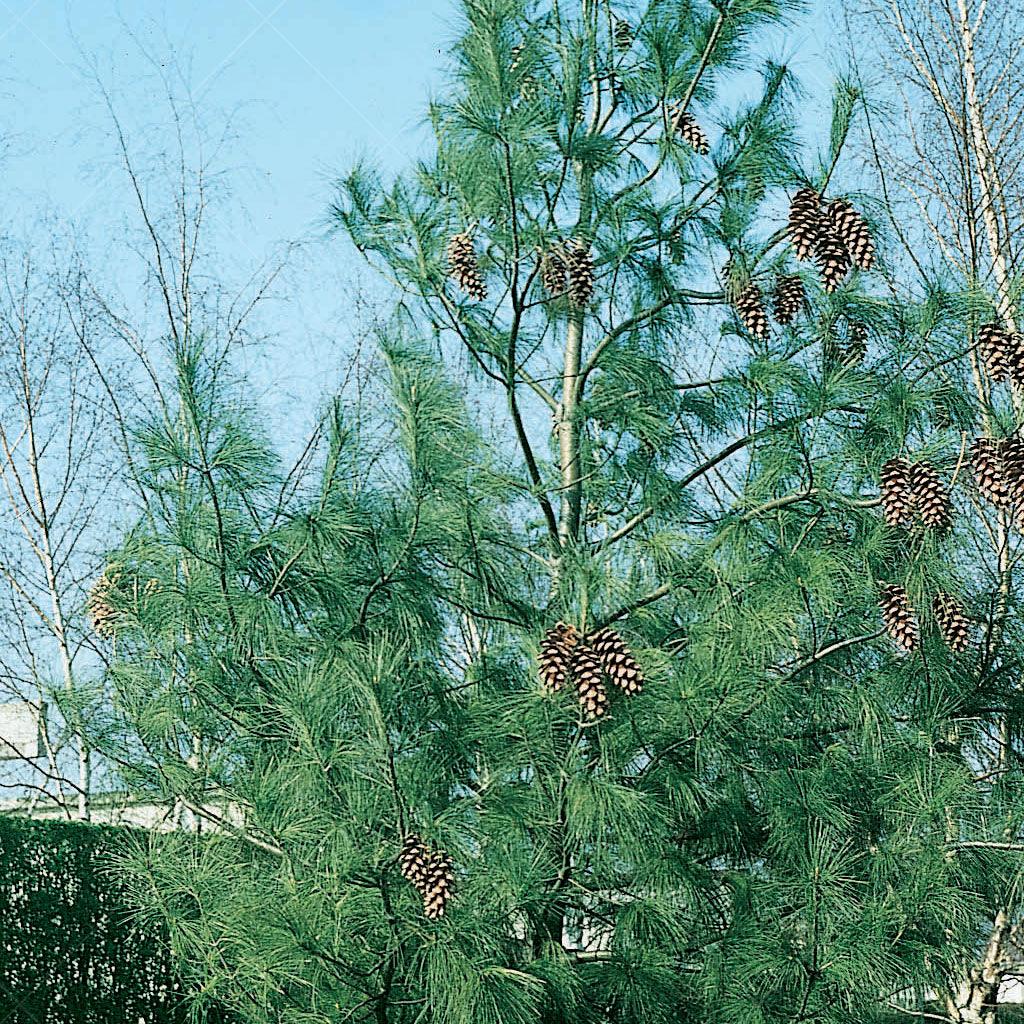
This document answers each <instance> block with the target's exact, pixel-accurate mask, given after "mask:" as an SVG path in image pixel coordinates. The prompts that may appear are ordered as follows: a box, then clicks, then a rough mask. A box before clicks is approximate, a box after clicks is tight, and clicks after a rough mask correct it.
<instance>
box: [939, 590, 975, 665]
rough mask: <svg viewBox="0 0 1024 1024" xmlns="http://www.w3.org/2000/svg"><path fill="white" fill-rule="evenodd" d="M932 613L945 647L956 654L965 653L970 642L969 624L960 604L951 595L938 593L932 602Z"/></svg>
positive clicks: (942, 592)
mask: <svg viewBox="0 0 1024 1024" xmlns="http://www.w3.org/2000/svg"><path fill="white" fill-rule="evenodd" d="M932 612H933V614H934V615H935V621H936V623H938V626H939V631H940V632H941V633H942V639H943V640H945V641H946V646H947V647H948V648H949V649H950V650H951V651H954V652H956V653H958V654H959V653H962V652H963V651H966V650H967V647H968V645H969V644H970V642H971V622H970V619H968V618H967V616H966V614H965V613H964V610H963V607H962V606H961V605H960V603H959V602H958V601H957V600H956V599H955V598H954V597H953V596H952V595H951V594H947V593H945V592H944V591H939V593H938V594H936V595H935V600H934V601H932Z"/></svg>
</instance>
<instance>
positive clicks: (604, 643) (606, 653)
mask: <svg viewBox="0 0 1024 1024" xmlns="http://www.w3.org/2000/svg"><path fill="white" fill-rule="evenodd" d="M586 643H587V644H589V645H590V647H591V649H592V650H593V652H594V654H596V655H597V659H598V661H600V663H601V668H603V669H604V672H605V675H606V676H607V677H608V678H609V679H610V680H611V681H612V683H613V684H614V685H615V686H617V687H618V688H619V689H620V690H622V691H623V692H624V693H626V694H628V695H629V696H633V695H634V694H637V693H639V692H640V691H641V690H642V689H643V686H644V674H643V672H642V671H641V669H640V666H639V665H638V664H637V662H636V659H635V658H634V657H633V653H632V651H630V649H629V647H627V646H626V643H625V641H624V640H623V639H622V637H621V636H620V635H619V634H618V632H616V630H614V629H612V628H611V627H610V626H605V627H604V629H598V630H596V631H595V632H593V633H591V634H590V635H589V636H588V637H587V639H586Z"/></svg>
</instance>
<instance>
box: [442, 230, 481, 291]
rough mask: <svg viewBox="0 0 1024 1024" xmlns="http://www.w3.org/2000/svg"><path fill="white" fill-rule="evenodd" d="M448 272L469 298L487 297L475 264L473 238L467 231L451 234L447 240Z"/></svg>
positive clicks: (478, 269)
mask: <svg viewBox="0 0 1024 1024" xmlns="http://www.w3.org/2000/svg"><path fill="white" fill-rule="evenodd" d="M448 272H449V273H450V274H451V276H452V277H453V278H454V279H455V283H456V284H457V285H458V286H459V287H460V288H461V289H462V290H463V291H464V292H465V293H466V294H467V295H468V296H469V297H470V298H471V299H474V300H476V301H477V302H482V301H483V300H484V299H486V298H487V286H486V285H485V284H484V279H483V278H482V277H481V276H480V268H479V267H478V266H477V261H476V250H475V249H474V248H473V239H472V237H471V236H470V234H469V232H467V231H463V232H460V233H459V234H457V235H452V237H451V240H450V241H449V242H448Z"/></svg>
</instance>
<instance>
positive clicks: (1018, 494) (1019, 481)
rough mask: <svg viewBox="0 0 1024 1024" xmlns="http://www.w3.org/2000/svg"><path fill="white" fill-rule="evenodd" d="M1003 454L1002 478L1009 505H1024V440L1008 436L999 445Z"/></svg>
mask: <svg viewBox="0 0 1024 1024" xmlns="http://www.w3.org/2000/svg"><path fill="white" fill-rule="evenodd" d="M1000 453H1001V454H1002V456H1003V480H1004V481H1005V482H1006V493H1007V495H1008V498H1009V503H1010V504H1011V505H1024V441H1022V440H1021V439H1020V438H1019V437H1008V438H1006V440H1004V441H1003V442H1002V444H1001V445H1000Z"/></svg>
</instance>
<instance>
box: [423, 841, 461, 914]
mask: <svg viewBox="0 0 1024 1024" xmlns="http://www.w3.org/2000/svg"><path fill="white" fill-rule="evenodd" d="M454 883H455V868H454V865H453V864H452V859H451V857H449V856H448V854H446V853H444V852H443V851H441V850H437V851H435V852H434V853H432V854H431V855H430V860H429V862H428V864H427V873H426V877H425V878H424V881H423V890H422V891H423V913H424V915H425V916H426V918H427V920H428V921H436V920H438V918H441V917H444V912H445V911H446V910H447V909H448V902H449V900H450V899H451V897H452V888H453V886H454Z"/></svg>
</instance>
